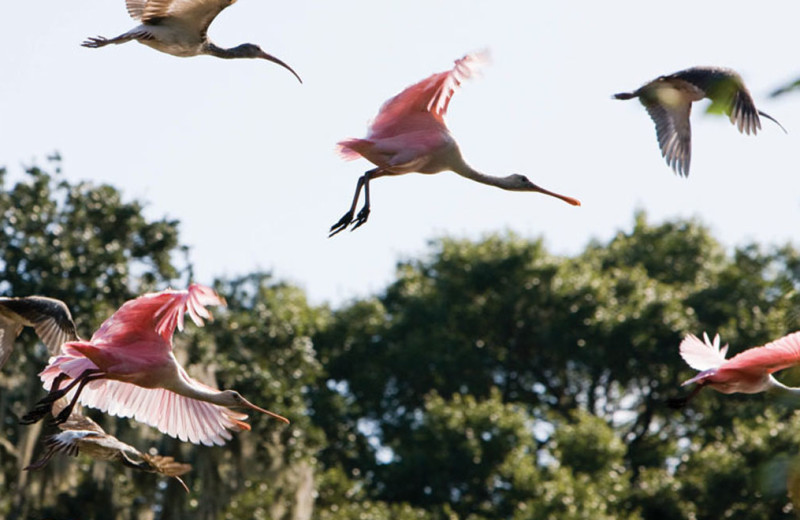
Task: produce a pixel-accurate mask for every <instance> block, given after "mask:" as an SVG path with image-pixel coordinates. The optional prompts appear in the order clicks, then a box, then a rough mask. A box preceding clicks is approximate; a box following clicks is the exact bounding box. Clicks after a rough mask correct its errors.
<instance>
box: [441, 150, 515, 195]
mask: <svg viewBox="0 0 800 520" xmlns="http://www.w3.org/2000/svg"><path fill="white" fill-rule="evenodd" d="M452 170H453V171H454V172H455V173H457V174H459V175H461V176H462V177H466V178H467V179H470V180H473V181H475V182H480V183H481V184H487V185H489V186H495V187H497V188H501V189H504V190H510V189H512V188H511V185H510V184H509V183H508V178H507V177H494V176H492V175H486V174H485V173H481V172H479V171H478V170H476V169H475V168H473V167H472V166H470V165H469V164H467V162H466V161H465V160H464V158H463V157H461V153H460V152H458V150H456V153H455V156H454V157H453V160H452Z"/></svg>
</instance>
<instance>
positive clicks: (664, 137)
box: [640, 90, 692, 177]
mask: <svg viewBox="0 0 800 520" xmlns="http://www.w3.org/2000/svg"><path fill="white" fill-rule="evenodd" d="M669 92H670V91H669V90H662V91H661V92H660V94H659V95H658V97H644V96H642V97H641V98H640V100H641V102H642V104H643V105H644V107H645V108H646V109H647V113H648V114H650V118H651V119H652V120H653V122H654V123H655V124H656V137H657V138H658V146H659V147H660V148H661V156H662V157H664V159H666V161H667V164H668V165H669V166H670V167H671V168H672V169H673V170H674V171H675V173H677V174H678V175H681V176H683V177H687V176H688V175H689V165H690V163H691V161H692V128H691V126H690V124H689V114H690V113H691V110H692V104H691V102H689V101H687V100H686V99H685V98H684V97H683V96H678V95H675V96H670V95H669Z"/></svg>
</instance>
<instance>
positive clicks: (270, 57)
mask: <svg viewBox="0 0 800 520" xmlns="http://www.w3.org/2000/svg"><path fill="white" fill-rule="evenodd" d="M259 57H260V58H263V59H265V60H267V61H271V62H272V63H276V64H278V65H280V66H281V67H283V68H284V69H286V70H288V71H289V72H291V73H292V74H294V77H295V78H297V81H299V82H300V83H303V80H302V79H300V76H298V75H297V73H296V72H295V71H294V69H293V68H291V67H290V66H289V65H288V64H287V63H286V62H284V61H283V60H280V59H278V58H276V57H275V56H273V55H272V54H267V53H266V52H264V51H261V54H259ZM287 422H288V421H287Z"/></svg>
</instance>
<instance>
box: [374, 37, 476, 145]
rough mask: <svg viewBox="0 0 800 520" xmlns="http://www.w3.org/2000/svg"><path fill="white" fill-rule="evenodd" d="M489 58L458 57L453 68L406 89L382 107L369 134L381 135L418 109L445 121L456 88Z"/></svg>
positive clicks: (442, 122)
mask: <svg viewBox="0 0 800 520" xmlns="http://www.w3.org/2000/svg"><path fill="white" fill-rule="evenodd" d="M487 61H488V53H486V52H480V53H475V54H467V55H466V56H464V57H463V58H461V59H459V60H456V62H455V67H453V69H452V70H449V71H447V72H439V73H437V74H433V75H432V76H429V77H428V78H426V79H424V80H422V81H420V82H418V83H415V84H414V85H411V86H410V87H408V88H406V89H405V90H403V91H402V92H401V93H399V94H397V95H396V96H394V97H393V98H391V99H389V100H388V101H386V102H385V103H384V104H383V106H381V108H380V111H379V112H378V115H377V116H375V119H374V120H373V121H372V123H371V125H370V129H369V134H368V137H380V136H381V135H382V134H384V133H385V132H388V131H389V129H390V128H391V127H392V126H394V125H395V124H397V123H398V121H400V120H402V119H403V118H404V117H406V116H407V115H408V114H413V113H416V112H430V113H431V114H432V115H433V116H434V117H435V118H436V120H437V121H439V123H441V124H444V116H445V114H446V113H447V108H448V106H449V105H450V99H451V98H452V97H453V94H454V93H455V91H456V89H457V88H458V87H459V86H460V85H461V82H462V81H464V80H465V79H468V78H470V77H472V76H473V75H474V74H475V73H476V72H477V70H478V69H479V68H480V66H481V65H482V64H484V63H485V62H487Z"/></svg>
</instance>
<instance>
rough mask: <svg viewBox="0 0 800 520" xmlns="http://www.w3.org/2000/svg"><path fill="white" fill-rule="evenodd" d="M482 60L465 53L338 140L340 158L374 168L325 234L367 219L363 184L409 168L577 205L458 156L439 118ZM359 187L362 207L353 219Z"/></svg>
mask: <svg viewBox="0 0 800 520" xmlns="http://www.w3.org/2000/svg"><path fill="white" fill-rule="evenodd" d="M486 58H487V53H485V52H483V53H477V54H468V55H466V56H464V57H463V58H461V59H459V60H456V62H455V67H453V69H452V70H449V71H446V72H440V73H438V74H433V75H432V76H430V77H428V78H426V79H424V80H422V81H420V82H419V83H415V84H414V85H411V86H410V87H408V88H406V89H405V90H404V91H402V92H401V93H399V94H398V95H396V96H394V97H393V98H391V99H390V100H388V101H387V102H385V103H384V104H383V106H381V108H380V111H379V112H378V115H377V116H376V117H375V120H374V121H372V123H371V124H370V127H369V130H368V132H367V137H366V138H365V139H346V140H344V141H341V142H340V143H338V147H339V151H340V152H341V154H342V156H343V157H344V158H345V159H348V160H351V159H356V158H358V157H364V158H365V159H367V160H368V161H370V162H371V163H373V164H375V165H376V166H377V168H373V169H371V170H369V171H367V172H366V173H364V175H362V176H361V177H360V178H359V179H358V183H357V184H356V193H355V196H354V197H353V202H352V204H351V206H350V209H349V210H348V211H347V213H345V214H344V216H343V217H342V218H341V219H339V221H338V222H337V223H336V224H334V225H333V226H331V229H330V235H329V236H333V235H335V234H336V233H338V232H340V231H342V230H344V229H345V228H347V226H348V225H350V224H351V223H352V224H353V227H352V228H351V230H354V229H356V228H358V227H359V226H362V225H363V224H364V223H366V222H367V218H368V217H369V212H370V203H369V182H370V181H371V180H373V179H377V178H378V177H383V176H385V175H403V174H405V173H414V172H416V173H428V174H431V173H439V172H443V171H447V170H450V171H453V172H455V173H457V174H459V175H461V176H463V177H466V178H467V179H471V180H473V181H477V182H480V183H483V184H488V185H490V186H496V187H498V188H502V189H504V190H510V191H535V192H539V193H544V194H545V195H550V196H551V197H557V198H559V199H561V200H563V201H565V202H567V203H569V204H572V205H573V206H580V205H581V203H580V202H579V201H578V200H577V199H573V198H572V197H566V196H564V195H559V194H558V193H553V192H552V191H548V190H546V189H544V188H541V187H539V186H537V185H536V184H534V183H532V182H531V181H530V180H528V178H527V177H525V176H524V175H519V174H514V175H509V176H507V177H492V176H490V175H485V174H483V173H481V172H478V171H476V170H474V169H473V168H472V167H471V166H469V165H468V164H467V163H466V162H465V161H464V159H463V158H462V156H461V151H460V150H459V148H458V144H456V141H455V139H453V136H452V135H451V134H450V131H449V130H448V129H447V126H446V125H445V123H444V116H445V114H446V113H447V107H448V106H449V104H450V99H451V98H452V97H453V94H454V93H455V91H456V88H458V87H459V86H460V85H461V82H462V81H463V80H465V79H467V78H470V77H471V76H472V75H473V74H474V73H475V71H476V70H477V68H478V66H479V65H480V64H481V63H483V62H485V61H486ZM362 188H363V189H364V207H363V208H362V209H361V211H359V213H358V215H357V216H356V218H355V222H353V215H354V214H355V210H356V205H357V204H358V197H359V195H360V193H361V189H362Z"/></svg>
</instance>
